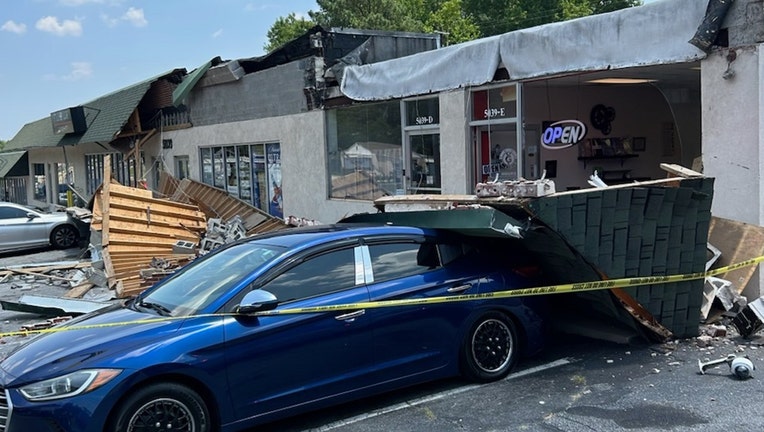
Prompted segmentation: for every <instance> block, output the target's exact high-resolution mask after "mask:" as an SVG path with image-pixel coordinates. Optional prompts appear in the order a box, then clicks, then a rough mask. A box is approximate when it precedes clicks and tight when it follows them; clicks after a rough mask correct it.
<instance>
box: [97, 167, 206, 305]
mask: <svg viewBox="0 0 764 432" xmlns="http://www.w3.org/2000/svg"><path fill="white" fill-rule="evenodd" d="M107 162H108V160H107ZM104 172H105V173H111V167H110V166H109V164H108V163H106V164H105V167H104ZM105 178H109V179H110V176H105ZM93 214H94V218H93V222H92V224H91V230H93V229H98V228H100V232H101V246H102V250H103V252H102V255H103V260H104V267H105V270H106V276H107V278H108V285H109V287H113V288H115V290H116V294H117V297H130V296H132V295H135V294H138V293H139V292H140V291H142V290H143V289H144V287H143V286H142V285H141V281H140V277H139V273H140V270H141V269H143V268H145V267H147V266H148V265H149V264H150V262H151V260H152V259H153V258H169V257H172V256H173V245H174V244H175V243H176V242H177V241H178V240H184V241H188V242H192V243H195V244H196V243H198V242H199V240H200V238H201V234H202V233H203V232H204V230H205V228H206V217H205V215H204V213H202V212H201V211H199V208H198V207H197V206H195V205H190V204H186V203H180V202H174V201H169V200H161V199H156V198H153V196H152V193H151V191H147V190H144V189H138V188H132V187H127V186H123V185H121V184H119V183H117V182H116V181H114V180H113V179H110V180H109V181H105V182H104V183H103V184H102V185H101V188H100V190H99V191H97V192H96V200H95V203H94V211H93Z"/></svg>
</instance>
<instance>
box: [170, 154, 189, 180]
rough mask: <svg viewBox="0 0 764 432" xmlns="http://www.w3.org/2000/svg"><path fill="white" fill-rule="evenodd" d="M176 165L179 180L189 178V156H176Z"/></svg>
mask: <svg viewBox="0 0 764 432" xmlns="http://www.w3.org/2000/svg"><path fill="white" fill-rule="evenodd" d="M173 160H174V165H175V177H177V178H178V180H183V179H184V178H188V162H189V161H188V156H175V157H174V158H173Z"/></svg>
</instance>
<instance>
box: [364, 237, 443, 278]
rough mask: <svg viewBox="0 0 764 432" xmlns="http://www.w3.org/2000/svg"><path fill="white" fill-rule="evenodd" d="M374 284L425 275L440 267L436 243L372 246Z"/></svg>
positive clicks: (370, 248)
mask: <svg viewBox="0 0 764 432" xmlns="http://www.w3.org/2000/svg"><path fill="white" fill-rule="evenodd" d="M369 255H371V268H372V270H373V274H374V282H380V281H384V280H390V279H397V278H401V277H406V276H411V275H415V274H420V273H424V272H426V271H428V270H432V269H434V268H437V267H440V258H439V255H438V249H437V247H436V245H435V243H431V242H425V243H414V242H410V243H382V244H370V245H369Z"/></svg>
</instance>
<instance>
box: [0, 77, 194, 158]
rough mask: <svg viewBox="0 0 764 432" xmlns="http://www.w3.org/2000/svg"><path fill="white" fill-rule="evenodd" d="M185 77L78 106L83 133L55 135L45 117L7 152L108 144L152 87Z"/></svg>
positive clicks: (146, 84)
mask: <svg viewBox="0 0 764 432" xmlns="http://www.w3.org/2000/svg"><path fill="white" fill-rule="evenodd" d="M184 74H185V69H174V70H172V71H170V72H166V73H163V74H161V75H158V76H155V77H153V78H149V79H147V80H145V81H141V82H139V83H136V84H133V85H131V86H128V87H125V88H123V89H120V90H117V91H115V92H112V93H109V94H107V95H104V96H101V97H99V98H97V99H93V100H91V101H89V102H86V103H84V104H81V105H79V106H81V107H83V111H84V114H85V122H86V125H87V129H86V130H85V132H83V133H79V134H78V133H69V134H66V135H56V134H55V133H54V132H53V125H52V120H51V118H50V117H45V118H42V119H40V120H37V121H34V122H32V123H27V124H26V125H24V127H22V128H21V130H20V131H19V132H18V133H17V134H16V135H15V136H14V137H13V138H12V139H11V140H10V141H8V142H7V143H6V144H5V148H4V149H5V150H29V149H34V148H44V147H60V146H69V145H77V144H84V143H104V144H106V143H109V142H111V141H112V140H114V139H115V138H116V137H117V135H118V134H119V132H120V131H121V130H122V128H123V127H124V126H125V124H127V122H128V120H129V119H130V116H131V115H132V113H133V111H135V109H136V108H137V107H138V104H140V102H141V100H142V99H143V97H144V96H145V95H146V93H147V92H148V91H149V89H150V88H151V86H152V84H154V83H155V82H156V81H158V80H161V79H170V80H179V76H181V75H184Z"/></svg>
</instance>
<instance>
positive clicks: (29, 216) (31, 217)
mask: <svg viewBox="0 0 764 432" xmlns="http://www.w3.org/2000/svg"><path fill="white" fill-rule="evenodd" d="M36 217H38V216H37V215H36V214H34V213H27V219H29V220H32V219H34V218H36Z"/></svg>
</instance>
